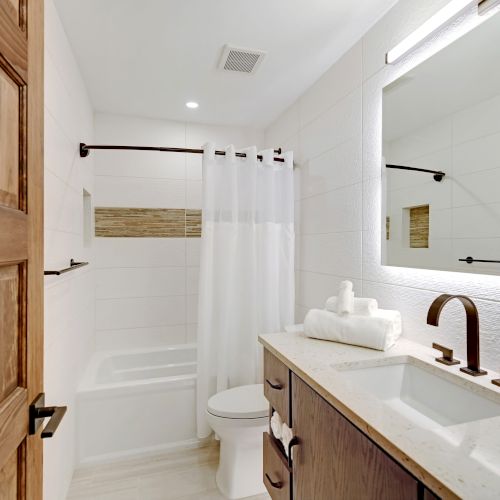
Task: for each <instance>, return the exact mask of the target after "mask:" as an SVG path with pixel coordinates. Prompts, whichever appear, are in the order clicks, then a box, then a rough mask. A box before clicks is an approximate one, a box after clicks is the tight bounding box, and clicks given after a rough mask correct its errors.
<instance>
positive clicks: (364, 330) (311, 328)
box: [304, 309, 402, 351]
mask: <svg viewBox="0 0 500 500" xmlns="http://www.w3.org/2000/svg"><path fill="white" fill-rule="evenodd" d="M401 332H402V322H401V313H400V312H399V311H387V310H383V309H378V310H377V312H376V313H375V315H374V316H355V315H352V314H351V315H349V316H341V315H339V314H336V313H333V312H330V311H325V310H321V309H311V310H310V311H309V312H308V313H307V315H306V318H305V320H304V333H305V334H306V335H307V336H308V337H312V338H316V339H322V340H330V341H332V342H341V343H343V344H351V345H357V346H362V347H369V348H371V349H378V350H379V351H385V350H387V349H389V348H390V347H392V346H393V345H394V344H395V343H396V341H397V340H398V338H399V337H400V335H401Z"/></svg>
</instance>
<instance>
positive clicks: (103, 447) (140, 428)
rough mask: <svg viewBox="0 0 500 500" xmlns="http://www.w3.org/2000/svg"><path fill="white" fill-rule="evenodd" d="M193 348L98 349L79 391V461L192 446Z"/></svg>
mask: <svg viewBox="0 0 500 500" xmlns="http://www.w3.org/2000/svg"><path fill="white" fill-rule="evenodd" d="M195 385H196V347H195V344H184V345H175V346H166V347H155V348H148V349H144V348H142V349H133V350H126V351H102V352H96V353H95V354H94V355H93V357H92V358H91V360H90V362H89V364H88V366H87V369H86V371H85V374H84V376H83V378H82V382H81V384H80V387H79V389H78V394H77V405H78V412H77V434H78V459H79V463H80V464H88V463H99V462H103V461H109V460H116V459H120V458H126V457H129V456H133V455H138V454H147V453H152V452H159V451H162V450H164V449H169V448H175V447H183V446H194V445H196V443H197V439H196V419H195V415H196V401H195Z"/></svg>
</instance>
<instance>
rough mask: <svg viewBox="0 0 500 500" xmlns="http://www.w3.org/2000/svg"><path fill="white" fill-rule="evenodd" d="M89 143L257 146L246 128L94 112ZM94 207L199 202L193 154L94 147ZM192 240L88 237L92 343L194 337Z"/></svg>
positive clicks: (110, 345) (197, 159) (258, 139)
mask: <svg viewBox="0 0 500 500" xmlns="http://www.w3.org/2000/svg"><path fill="white" fill-rule="evenodd" d="M95 123H96V142H97V143H100V144H124V145H143V146H172V147H190V148H201V147H202V146H203V144H204V143H205V142H208V141H212V142H214V143H215V144H217V145H218V146H219V147H223V146H225V145H227V144H230V143H232V144H234V145H235V146H236V147H237V148H241V147H244V146H248V145H253V144H257V145H258V144H262V142H263V134H262V133H261V132H259V131H256V130H253V129H242V128H237V127H216V126H208V125H195V124H191V123H180V122H172V121H163V120H150V119H144V118H135V117H127V116H117V115H108V114H97V115H96V117H95ZM91 154H92V156H93V157H94V158H95V164H96V196H95V205H96V206H122V207H153V208H184V207H186V208H201V155H192V154H191V155H185V154H179V153H159V152H143V151H140V152H135V151H125V152H122V151H98V152H93V153H91ZM199 247H200V240H199V238H187V239H186V238H96V239H95V249H96V252H95V257H96V266H97V271H96V275H97V276H96V280H97V287H96V329H97V336H96V339H97V347H98V348H99V349H124V348H128V347H141V346H153V345H165V344H178V343H184V342H192V341H195V339H196V322H197V302H198V296H197V294H198V266H199Z"/></svg>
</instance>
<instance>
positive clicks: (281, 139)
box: [266, 0, 500, 370]
mask: <svg viewBox="0 0 500 500" xmlns="http://www.w3.org/2000/svg"><path fill="white" fill-rule="evenodd" d="M447 1H448V0H439V1H437V0H420V1H419V2H415V1H413V0H400V1H399V2H398V3H397V4H396V5H395V6H394V7H393V8H392V9H391V11H389V12H388V13H387V14H386V15H385V16H384V17H383V18H382V19H381V20H380V21H379V22H378V23H377V24H376V25H375V26H374V27H373V28H372V29H371V30H370V31H369V32H368V33H367V34H366V35H365V36H364V37H363V39H362V40H360V41H359V43H357V44H356V45H355V46H354V47H353V48H352V49H351V50H350V51H348V53H347V54H345V56H344V57H342V58H341V59H340V60H339V61H338V62H337V63H336V64H334V65H333V66H332V68H331V69H330V70H329V71H328V72H327V73H326V74H325V75H324V76H323V77H322V78H321V79H320V80H319V81H318V82H317V83H316V84H314V85H313V86H312V87H311V88H310V89H309V90H308V91H306V92H305V93H304V94H303V95H302V96H301V97H300V98H299V99H298V100H297V101H296V102H295V103H294V104H293V105H292V106H290V107H289V108H288V109H287V110H286V111H285V112H284V113H283V114H282V116H281V117H279V118H278V119H277V120H276V122H275V123H274V124H272V125H271V126H270V127H269V128H268V130H267V131H266V144H267V145H268V146H274V145H282V146H284V147H285V148H291V149H294V150H295V152H296V158H297V159H298V163H299V164H300V168H298V169H297V186H298V189H297V202H296V208H297V210H296V211H297V219H298V230H297V233H298V236H297V247H298V251H297V263H296V269H297V283H298V290H297V294H296V297H297V320H298V321H300V320H301V319H302V318H303V316H304V314H305V312H306V311H307V309H308V308H311V307H317V306H321V305H322V304H323V302H324V300H325V298H326V297H327V296H329V295H331V294H332V293H333V292H335V290H336V287H337V285H338V283H339V281H340V280H342V279H345V278H349V279H351V280H353V281H354V283H355V287H356V292H357V293H358V294H363V295H365V296H370V297H376V298H377V299H378V300H379V302H380V305H381V306H382V307H385V308H393V309H399V310H401V312H402V313H403V318H404V325H405V336H406V337H409V338H411V339H413V340H415V341H417V342H422V343H424V344H427V345H429V344H430V343H431V342H432V341H433V340H435V341H439V342H440V343H442V344H445V345H449V346H450V347H453V348H455V349H457V354H458V355H459V356H460V357H462V358H463V357H465V313H464V311H463V308H462V306H461V305H460V304H450V305H448V306H447V308H446V310H445V311H444V313H443V317H442V321H441V326H440V327H439V329H436V328H434V327H428V326H427V325H426V316H427V310H428V308H429V305H430V304H431V302H432V300H433V299H434V298H435V297H436V296H437V295H438V294H439V293H443V292H447V293H464V294H467V295H470V296H471V297H472V298H473V299H474V300H475V301H476V304H477V306H478V308H479V313H480V317H481V326H482V332H481V351H482V363H483V364H484V365H485V366H487V367H490V368H492V369H496V370H500V342H499V340H500V303H499V302H500V277H495V276H481V275H468V274H459V273H448V272H437V271H427V270H414V269H405V268H396V267H387V266H382V265H381V236H382V230H381V213H382V209H381V158H382V88H383V87H384V86H385V85H387V84H388V83H390V82H392V81H394V80H395V79H396V78H398V77H399V76H400V75H402V74H404V73H405V72H406V71H407V70H408V69H410V68H412V67H414V66H415V65H416V64H417V63H418V62H420V61H422V60H424V59H425V58H426V57H428V56H429V54H430V53H432V52H433V51H435V50H436V49H437V48H439V47H441V46H443V45H444V44H446V43H448V42H449V41H450V40H452V39H454V38H456V37H457V36H458V35H459V33H460V32H462V31H464V30H466V29H467V27H468V26H471V25H472V24H473V23H474V22H475V21H474V18H473V17H472V16H463V18H461V19H460V22H457V23H455V24H454V26H453V28H452V29H447V30H443V32H442V33H441V34H440V35H439V36H437V37H434V38H433V39H432V40H431V41H430V42H428V43H427V44H424V46H422V47H421V48H420V49H418V50H416V51H414V53H413V54H412V55H411V57H408V58H406V59H404V60H402V61H401V62H400V63H398V64H396V65H394V66H386V65H385V53H386V52H387V50H389V49H390V48H392V47H393V46H394V45H396V44H397V43H398V42H399V41H401V40H402V39H403V38H404V37H405V36H407V35H408V34H409V33H411V32H412V31H413V30H414V29H416V28H417V27H418V26H419V25H421V24H422V23H423V22H425V21H426V20H427V19H428V18H429V17H430V16H432V15H433V14H434V13H435V12H436V11H437V10H439V9H440V8H441V7H442V6H443V5H445V4H446V3H447ZM470 120H471V118H470V117H469V118H467V121H470ZM460 308H462V310H460Z"/></svg>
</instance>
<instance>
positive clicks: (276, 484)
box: [266, 473, 283, 490]
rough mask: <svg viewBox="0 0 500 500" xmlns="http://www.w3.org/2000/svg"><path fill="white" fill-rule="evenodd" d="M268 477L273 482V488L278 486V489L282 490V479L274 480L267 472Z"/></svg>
mask: <svg viewBox="0 0 500 500" xmlns="http://www.w3.org/2000/svg"><path fill="white" fill-rule="evenodd" d="M266 478H267V480H268V481H269V482H270V483H271V486H272V487H273V488H276V489H277V490H281V488H282V487H283V483H282V482H281V481H276V482H274V481H273V480H272V479H271V478H270V477H269V474H267V473H266Z"/></svg>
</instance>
